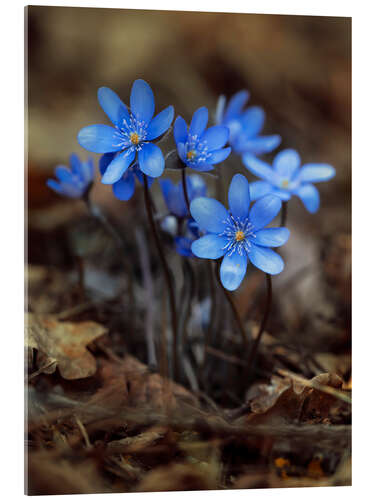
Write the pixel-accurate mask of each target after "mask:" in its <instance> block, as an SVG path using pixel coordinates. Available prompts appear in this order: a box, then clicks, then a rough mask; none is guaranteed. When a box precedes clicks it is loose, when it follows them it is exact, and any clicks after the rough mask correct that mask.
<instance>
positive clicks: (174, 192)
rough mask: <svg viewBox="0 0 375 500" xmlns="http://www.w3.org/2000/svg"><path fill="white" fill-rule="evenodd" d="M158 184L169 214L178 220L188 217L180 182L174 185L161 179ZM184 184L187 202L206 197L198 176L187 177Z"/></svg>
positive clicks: (201, 181) (204, 185) (204, 188)
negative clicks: (185, 185)
mask: <svg viewBox="0 0 375 500" xmlns="http://www.w3.org/2000/svg"><path fill="white" fill-rule="evenodd" d="M159 183H160V187H161V191H162V194H163V197H164V201H165V204H166V205H167V208H168V210H169V212H170V213H171V214H172V215H174V216H175V217H178V218H183V217H186V216H187V215H188V207H187V206H186V202H185V196H184V188H183V184H182V181H180V182H179V183H178V184H176V185H175V184H173V182H172V181H171V180H170V179H161V180H160V181H159ZM186 184H187V193H188V198H189V201H192V200H193V199H194V198H197V197H198V196H206V192H207V186H206V183H205V182H204V180H203V179H202V177H200V176H199V175H196V174H193V175H189V176H187V178H186Z"/></svg>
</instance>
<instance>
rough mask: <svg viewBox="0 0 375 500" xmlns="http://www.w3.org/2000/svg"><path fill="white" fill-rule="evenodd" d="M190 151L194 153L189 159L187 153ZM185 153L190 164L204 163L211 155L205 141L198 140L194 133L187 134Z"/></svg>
mask: <svg viewBox="0 0 375 500" xmlns="http://www.w3.org/2000/svg"><path fill="white" fill-rule="evenodd" d="M191 151H193V152H194V153H195V154H194V157H193V158H191V159H190V158H189V157H188V156H187V155H188V153H189V152H191ZM185 154H186V156H187V158H188V159H189V160H190V162H191V163H192V164H197V163H204V162H205V161H207V159H208V158H209V157H210V156H211V153H209V152H208V147H207V141H199V138H198V136H197V135H196V134H195V135H190V134H189V135H188V140H187V141H186V144H185Z"/></svg>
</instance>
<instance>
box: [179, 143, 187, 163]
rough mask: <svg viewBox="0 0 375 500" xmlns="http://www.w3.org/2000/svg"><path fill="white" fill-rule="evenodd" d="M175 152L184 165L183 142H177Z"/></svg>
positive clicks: (184, 151)
mask: <svg viewBox="0 0 375 500" xmlns="http://www.w3.org/2000/svg"><path fill="white" fill-rule="evenodd" d="M177 152H178V156H179V157H180V159H181V160H182V161H183V162H184V163H186V148H185V143H184V142H179V143H178V144H177Z"/></svg>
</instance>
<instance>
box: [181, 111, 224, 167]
mask: <svg viewBox="0 0 375 500" xmlns="http://www.w3.org/2000/svg"><path fill="white" fill-rule="evenodd" d="M207 123H208V110H207V108H205V107H202V108H199V109H197V111H196V112H195V113H194V115H193V118H192V119H191V123H190V128H189V130H188V126H187V124H186V122H185V120H184V119H183V118H182V117H181V116H178V117H177V118H176V121H175V123H174V128H173V132H174V140H175V142H176V145H177V152H178V156H179V157H180V159H181V161H182V162H183V163H185V165H186V166H188V167H190V168H193V169H194V170H198V171H200V172H207V171H209V170H213V168H214V167H213V165H216V163H220V162H222V161H224V160H225V159H226V158H227V157H228V156H229V155H230V152H231V148H229V147H228V148H224V146H225V144H226V143H227V141H228V138H229V130H228V128H227V127H223V126H215V127H209V128H208V129H206V127H207Z"/></svg>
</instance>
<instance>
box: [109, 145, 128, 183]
mask: <svg viewBox="0 0 375 500" xmlns="http://www.w3.org/2000/svg"><path fill="white" fill-rule="evenodd" d="M134 158H135V150H134V149H127V150H126V151H124V152H123V153H120V154H119V155H117V156H116V157H115V158H114V159H113V160H112V161H111V163H110V164H109V165H108V167H107V170H106V171H105V172H104V175H103V177H102V183H103V184H114V183H115V182H117V181H118V180H120V178H121V177H122V176H123V174H124V173H125V172H126V170H127V169H128V167H129V165H130V164H131V163H132V161H134Z"/></svg>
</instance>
